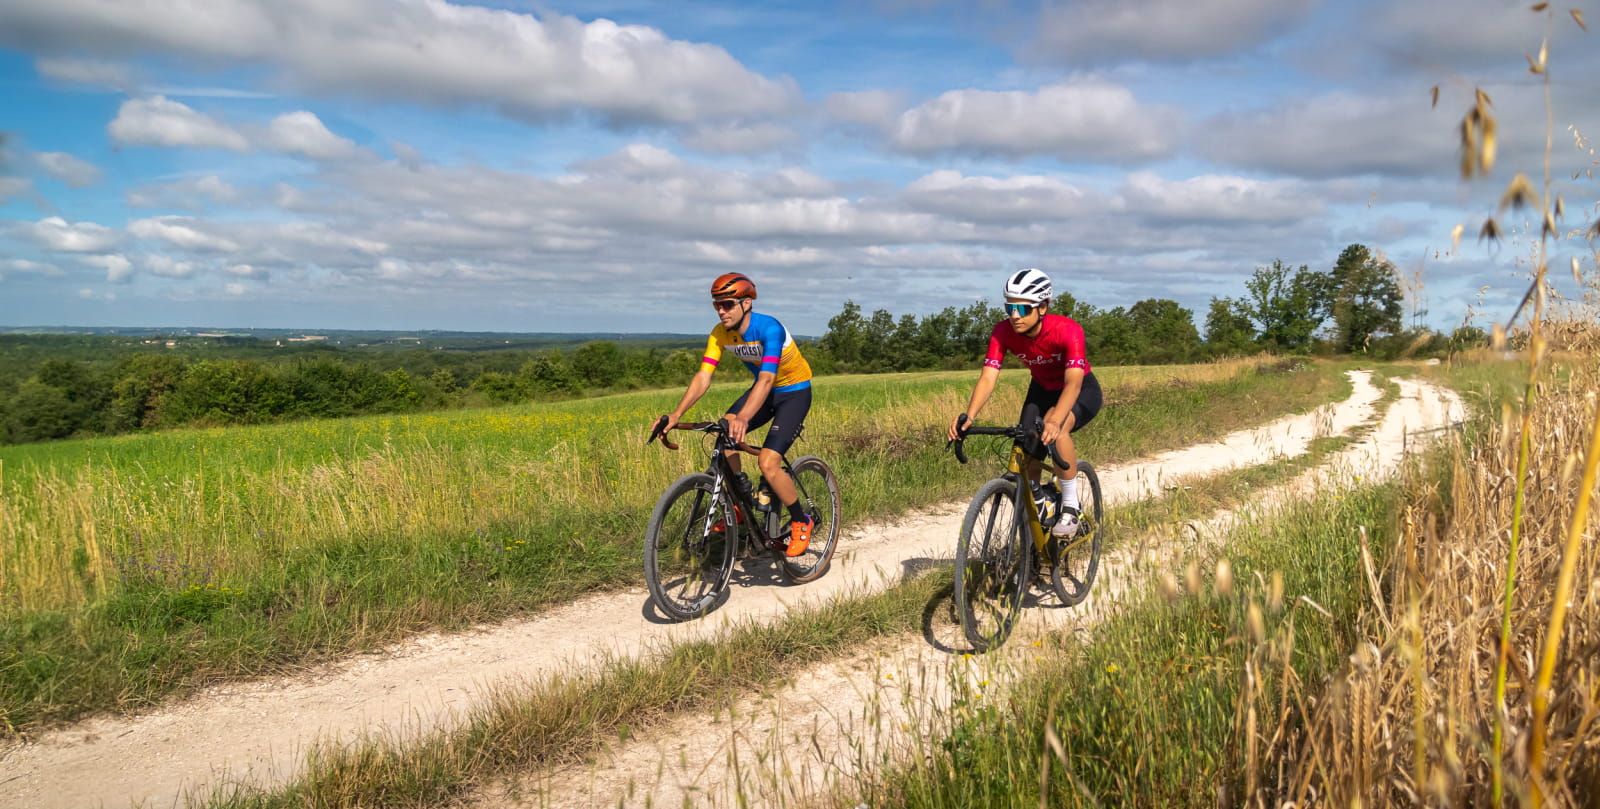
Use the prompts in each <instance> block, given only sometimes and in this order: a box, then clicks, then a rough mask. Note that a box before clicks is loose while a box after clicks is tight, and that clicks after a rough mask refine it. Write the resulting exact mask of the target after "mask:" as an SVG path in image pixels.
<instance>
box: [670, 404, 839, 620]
mask: <svg viewBox="0 0 1600 809" xmlns="http://www.w3.org/2000/svg"><path fill="white" fill-rule="evenodd" d="M665 426H666V418H665V417H663V418H662V419H661V420H659V421H657V422H656V426H655V429H654V430H652V431H651V433H650V438H649V440H647V441H646V442H645V443H646V444H650V443H652V442H654V441H655V440H656V439H658V438H659V439H661V443H662V445H663V446H665V447H667V448H668V449H677V448H678V445H677V444H674V443H672V442H671V441H669V440H667V434H666V431H665V430H664V429H663V428H664V427H665ZM674 429H678V430H693V431H696V432H700V433H704V434H706V435H709V436H712V437H713V439H714V440H713V441H712V442H711V445H712V446H711V460H710V463H709V464H708V465H707V467H706V471H704V472H695V473H692V474H688V475H684V476H683V477H681V478H678V479H677V480H675V481H673V483H672V485H671V486H668V487H667V491H666V493H664V494H662V495H661V500H660V501H658V502H657V503H656V507H655V511H653V512H652V513H651V514H650V525H649V527H648V528H647V529H646V530H645V545H644V578H645V582H646V583H647V584H648V585H649V586H650V597H651V599H653V600H654V601H655V604H656V607H658V608H659V609H660V610H661V612H662V613H664V614H665V615H666V616H667V617H669V618H671V619H673V620H675V621H687V620H691V619H694V618H699V617H700V616H702V615H705V614H706V613H708V612H710V611H711V610H713V609H715V608H716V607H717V606H718V605H719V604H720V603H721V602H722V601H723V600H724V597H725V596H726V594H727V592H728V585H729V582H730V581H731V580H732V577H733V570H734V563H735V562H736V561H739V560H741V559H743V560H754V559H758V558H761V557H771V558H772V559H773V560H774V563H775V565H776V567H777V569H778V571H779V572H780V573H781V574H782V576H783V578H784V580H786V581H788V582H790V583H793V584H802V583H805V582H808V581H813V580H815V579H817V578H819V577H821V576H822V574H823V573H825V572H827V569H828V563H829V562H830V561H831V560H832V559H833V552H834V549H835V547H836V545H837V543H838V540H839V481H838V480H837V479H836V478H835V477H834V475H833V469H832V468H830V467H829V466H828V464H827V463H825V462H823V460H822V459H821V458H818V457H816V456H813V455H807V456H804V457H802V458H800V459H798V460H796V461H795V462H794V463H793V464H790V463H789V460H788V459H787V458H785V459H784V461H783V468H784V471H786V472H788V473H789V478H790V479H791V480H793V481H794V485H795V489H796V490H797V491H798V492H799V495H800V504H801V507H802V508H804V510H805V512H806V513H807V514H809V515H811V517H812V518H814V519H815V520H816V521H817V524H816V527H814V528H813V529H812V531H811V542H810V544H809V545H807V546H806V550H805V552H804V553H801V554H800V555H799V556H789V555H787V553H786V551H787V548H788V545H789V520H788V513H787V509H786V507H785V506H784V505H783V504H782V503H781V502H779V500H778V498H777V496H776V495H774V494H772V492H771V489H770V487H768V486H767V483H766V481H765V480H762V481H760V483H759V484H758V485H755V486H752V487H751V491H749V492H746V491H744V489H743V488H742V487H741V486H738V485H734V480H735V478H736V477H737V475H736V473H735V472H734V471H733V468H732V466H730V465H729V463H728V459H727V457H726V456H724V454H723V453H724V452H725V451H727V450H737V451H740V452H746V453H749V454H751V455H759V454H760V453H761V448H760V447H758V446H752V445H750V444H747V443H745V442H743V441H740V442H734V441H733V440H732V439H731V438H729V437H728V422H727V420H726V419H718V420H717V421H714V422H694V423H680V424H677V425H676V426H675V427H674Z"/></svg>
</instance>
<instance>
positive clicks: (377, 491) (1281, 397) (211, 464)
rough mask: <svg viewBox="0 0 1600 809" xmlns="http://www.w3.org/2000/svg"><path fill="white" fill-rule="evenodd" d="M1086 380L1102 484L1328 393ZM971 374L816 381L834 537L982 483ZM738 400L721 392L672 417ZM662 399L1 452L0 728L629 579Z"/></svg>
mask: <svg viewBox="0 0 1600 809" xmlns="http://www.w3.org/2000/svg"><path fill="white" fill-rule="evenodd" d="M1097 373H1098V375H1100V376H1101V378H1102V384H1103V385H1104V387H1105V389H1106V391H1107V399H1108V405H1107V408H1106V410H1105V411H1104V412H1103V413H1102V415H1101V416H1100V417H1099V418H1098V419H1097V420H1096V421H1095V423H1094V424H1093V425H1092V426H1091V427H1090V428H1089V430H1087V431H1086V432H1085V433H1084V434H1083V440H1082V441H1081V447H1082V452H1083V453H1084V454H1085V455H1086V456H1087V457H1092V458H1094V459H1095V460H1097V461H1098V462H1099V463H1100V464H1101V465H1106V464H1114V463H1116V462H1117V461H1118V460H1122V459H1126V458H1129V457H1133V456H1136V455H1140V454H1143V453H1147V452H1151V451H1155V450H1160V449H1165V448H1169V447H1174V446H1181V445H1184V444H1187V443H1191V442H1193V441H1195V440H1200V439H1202V438H1206V437H1210V436H1215V435H1217V434H1220V433H1222V432H1226V431H1227V430H1231V429H1236V428H1238V427H1241V426H1246V425H1249V424H1255V423H1260V422H1262V421H1265V420H1267V419H1270V418H1272V417H1275V416H1277V415H1280V414H1282V413H1285V412H1290V411H1298V410H1304V409H1307V408H1309V407H1313V406H1315V405H1317V404H1320V403H1322V402H1325V401H1328V400H1330V399H1334V398H1338V397H1341V396H1343V395H1344V393H1345V391H1346V390H1347V384H1346V383H1345V381H1344V380H1343V377H1342V375H1341V372H1340V369H1339V368H1337V367H1334V366H1330V365H1317V364H1313V365H1309V366H1301V365H1298V364H1295V363H1287V364H1286V363H1267V364H1261V363H1256V362H1241V363H1232V364H1219V365H1206V366H1187V367H1160V368H1127V369H1119V368H1109V369H1103V370H1101V371H1099V372H1097ZM975 377H976V374H975V373H965V372H962V373H934V374H906V375H875V376H860V377H830V378H824V379H821V380H819V382H818V384H817V386H816V403H815V405H814V407H813V411H812V416H811V418H810V419H809V422H810V423H809V424H808V433H807V435H806V437H805V438H804V439H803V440H802V442H801V443H800V444H799V445H798V447H797V449H796V450H795V452H796V453H814V454H818V455H822V456H823V457H825V458H827V459H828V460H829V461H830V462H831V463H832V464H833V466H834V467H835V469H836V470H837V471H838V474H839V476H840V479H841V484H842V487H843V495H844V506H845V509H846V512H845V514H846V516H845V519H846V520H847V521H849V522H859V521H861V520H864V519H869V518H872V517H875V516H886V515H889V514H892V513H895V512H898V511H902V510H904V509H906V508H909V507H914V506H915V505H918V504H926V503H929V502H939V501H943V500H947V499H951V498H957V497H962V496H964V495H966V494H968V493H970V491H971V490H972V489H974V488H975V487H976V484H977V483H978V482H979V481H980V480H982V479H983V478H985V477H988V476H990V475H992V474H993V473H994V471H995V470H994V469H993V468H990V467H986V466H985V465H984V464H983V463H982V461H981V460H978V461H977V462H975V463H974V464H972V465H970V466H967V467H961V466H960V465H958V464H956V463H955V462H954V460H953V459H952V458H951V457H950V456H948V455H947V454H946V453H945V452H944V451H943V443H944V442H943V440H942V432H943V428H944V425H945V424H946V423H947V422H948V420H949V418H950V417H951V416H952V415H953V414H954V413H956V412H958V410H959V409H960V408H961V407H963V406H964V404H965V401H966V397H967V394H968V391H969V390H970V385H971V382H972V380H973V379H974V378H975ZM1022 378H1023V377H1022V375H1021V374H1020V373H1019V372H1015V371H1013V372H1009V373H1008V375H1007V376H1006V377H1004V378H1003V379H1002V383H1003V387H1002V391H1001V392H1000V393H999V394H997V396H996V398H995V400H994V401H993V402H992V403H991V405H990V407H989V409H988V410H987V411H986V413H985V418H984V420H985V421H986V422H990V423H993V422H997V421H1005V420H1008V419H1010V418H1013V417H1014V413H1015V411H1016V409H1017V406H1018V404H1019V402H1020V398H1021V387H1022V386H1021V384H1020V383H1021V380H1022ZM738 392H739V388H738V387H736V386H720V387H717V388H714V389H713V390H712V391H711V393H710V394H708V395H707V397H706V399H705V400H703V404H702V406H701V407H699V408H697V411H696V412H695V413H693V414H691V416H697V417H711V416H714V415H716V414H717V412H718V411H719V410H720V408H721V407H722V406H725V405H726V403H727V402H728V401H731V400H732V399H733V398H734V396H736V395H737V393H738ZM678 395H679V392H678V391H676V390H668V391H655V392H647V393H635V394H628V395H622V396H614V397H606V398H600V399H593V400H585V401H578V402H566V403H558V404H546V405H530V406H524V407H513V408H505V409H500V410H493V411H477V412H465V413H445V414H431V415H421V416H412V417H385V418H367V419H353V420H344V421H324V422H307V423H301V424H292V425H282V426H275V427H263V428H241V429H229V430H201V431H181V432H171V433H158V434H152V435H143V436H133V437H119V438H111V439H103V440H93V441H84V442H66V443H58V444H46V445H35V446H23V447H8V448H5V449H4V450H0V726H4V727H10V728H12V729H21V730H26V729H29V728H33V727H37V726H39V725H41V724H43V723H49V722H52V721H61V720H66V719H70V718H73V717H77V716H81V715H83V714H85V713H87V712H92V711H97V710H119V709H128V708H133V707H138V706H143V705H149V704H152V703H154V702H157V701H159V700H161V699H164V698H166V697H167V696H169V695H171V694H173V693H181V692H184V691H187V690H190V689H192V688H194V687H196V686H198V685H201V684H204V683H206V682H210V681H213V680H215V679H217V678H220V677H233V676H248V675H253V674H262V673H272V672H280V671H283V670H285V669H286V668H292V667H296V666H299V665H303V664H305V663H307V662H310V661H314V660H316V659H319V658H323V657H327V656H333V655H339V654H345V653H348V652H350V651H354V650H360V649H369V648H373V647H375V646H377V645H380V644H383V643H386V642H390V641H393V640H395V639H397V638H399V637H403V636H404V635H406V634H407V633H410V632H414V631H419V630H422V629H426V628H438V627H444V628H449V627H458V626H463V625H468V624H471V623H475V622H481V621H487V620H494V619H497V618H501V617H504V616H506V615H509V614H512V613H515V612H518V611H525V610H530V609H537V608H539V607H542V606H545V605H548V604H552V603H559V602H562V601H566V600H570V599H572V598H574V597H576V596H578V595H580V594H582V593H584V592H588V591H593V590H595V589H599V588H606V587H612V586H622V585H628V584H633V583H636V582H637V581H638V580H639V578H640V548H639V534H640V532H641V531H642V526H643V525H644V523H645V521H646V518H647V517H648V514H649V510H650V508H651V507H652V506H653V505H654V502H655V499H656V497H657V496H658V495H659V493H660V491H661V490H662V489H664V488H665V487H666V485H667V484H668V483H669V482H670V481H671V480H672V479H673V478H675V477H677V476H678V475H681V474H683V473H686V472H689V471H694V470H697V469H699V468H702V467H703V466H704V463H705V457H704V453H703V451H702V450H701V449H700V448H699V447H697V446H696V445H695V444H694V443H693V442H691V443H690V444H688V445H687V446H686V447H685V449H684V450H683V451H681V452H677V453H672V452H667V451H664V450H661V449H659V448H658V447H654V446H652V447H645V446H643V439H644V436H645V434H646V432H647V428H648V425H649V423H650V421H651V418H652V417H653V416H654V415H655V414H657V413H659V412H662V411H664V410H666V409H669V408H670V407H671V406H672V405H673V404H675V403H676V400H677V397H678ZM981 457H982V456H978V458H980V459H981ZM991 466H992V465H991Z"/></svg>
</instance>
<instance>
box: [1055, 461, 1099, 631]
mask: <svg viewBox="0 0 1600 809" xmlns="http://www.w3.org/2000/svg"><path fill="white" fill-rule="evenodd" d="M1078 504H1079V511H1081V512H1082V513H1081V514H1080V515H1079V516H1078V531H1077V533H1076V534H1074V535H1072V536H1070V537H1053V538H1052V542H1051V543H1050V544H1051V553H1052V554H1053V555H1054V558H1052V559H1051V560H1050V562H1051V565H1050V584H1051V585H1052V586H1053V587H1054V588H1055V591H1056V597H1057V598H1060V599H1061V603H1063V604H1065V605H1067V606H1072V605H1073V604H1078V603H1081V602H1082V601H1083V600H1084V599H1085V598H1088V597H1089V587H1090V586H1091V585H1093V584H1094V576H1095V573H1097V572H1099V570H1100V547H1101V543H1102V542H1103V541H1104V534H1105V530H1104V528H1105V523H1104V519H1105V513H1104V506H1103V505H1102V503H1101V502H1100V476H1099V475H1097V474H1095V471H1094V467H1093V466H1091V465H1090V464H1089V462H1088V461H1081V460H1080V461H1078Z"/></svg>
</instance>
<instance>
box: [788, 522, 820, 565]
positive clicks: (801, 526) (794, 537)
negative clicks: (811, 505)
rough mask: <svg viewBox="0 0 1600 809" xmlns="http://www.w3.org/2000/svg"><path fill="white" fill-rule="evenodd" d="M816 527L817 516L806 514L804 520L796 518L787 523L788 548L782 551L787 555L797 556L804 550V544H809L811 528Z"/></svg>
mask: <svg viewBox="0 0 1600 809" xmlns="http://www.w3.org/2000/svg"><path fill="white" fill-rule="evenodd" d="M816 527H817V518H816V517H813V516H811V515H810V514H807V515H806V521H805V522H800V521H799V520H796V521H794V522H791V523H789V548H788V550H786V551H784V553H785V554H787V555H789V556H799V555H800V554H802V553H805V552H806V546H807V545H810V544H811V529H813V528H816Z"/></svg>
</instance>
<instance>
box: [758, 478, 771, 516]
mask: <svg viewBox="0 0 1600 809" xmlns="http://www.w3.org/2000/svg"><path fill="white" fill-rule="evenodd" d="M756 510H757V511H763V512H765V511H771V510H772V487H770V486H768V485H767V482H766V481H765V480H762V481H761V487H760V488H758V489H756Z"/></svg>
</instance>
